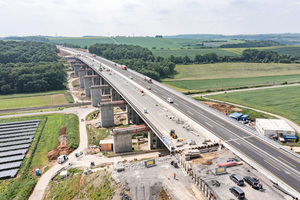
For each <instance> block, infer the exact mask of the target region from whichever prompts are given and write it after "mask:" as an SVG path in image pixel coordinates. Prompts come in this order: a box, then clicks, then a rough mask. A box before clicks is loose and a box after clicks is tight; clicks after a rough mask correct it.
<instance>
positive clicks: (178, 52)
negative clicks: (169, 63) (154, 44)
mask: <svg viewBox="0 0 300 200" xmlns="http://www.w3.org/2000/svg"><path fill="white" fill-rule="evenodd" d="M150 50H151V51H152V53H153V55H154V56H162V57H164V58H168V57H169V56H171V55H173V56H189V57H190V58H191V59H194V58H195V55H196V54H200V55H203V54H208V53H216V54H217V55H218V56H236V55H238V54H236V53H233V52H230V51H227V50H223V49H218V48H215V49H150Z"/></svg>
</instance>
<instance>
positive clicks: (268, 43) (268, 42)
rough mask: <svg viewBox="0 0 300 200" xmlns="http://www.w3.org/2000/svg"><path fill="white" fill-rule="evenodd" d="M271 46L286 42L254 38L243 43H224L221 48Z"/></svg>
mask: <svg viewBox="0 0 300 200" xmlns="http://www.w3.org/2000/svg"><path fill="white" fill-rule="evenodd" d="M270 46H284V44H281V43H279V42H276V41H274V40H254V41H249V40H246V41H245V42H243V43H237V44H223V45H221V46H220V48H249V47H270Z"/></svg>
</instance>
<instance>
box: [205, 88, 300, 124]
mask: <svg viewBox="0 0 300 200" xmlns="http://www.w3.org/2000/svg"><path fill="white" fill-rule="evenodd" d="M299 94H300V86H289V87H282V88H272V89H260V90H253V91H244V92H232V93H226V94H219V95H212V96H209V97H210V98H212V99H217V100H222V101H226V102H232V103H236V104H240V105H244V106H248V107H252V108H256V109H259V110H264V111H267V112H270V113H274V114H277V115H280V116H283V117H286V118H288V119H290V120H292V121H294V122H295V123H297V124H298V125H300V96H299Z"/></svg>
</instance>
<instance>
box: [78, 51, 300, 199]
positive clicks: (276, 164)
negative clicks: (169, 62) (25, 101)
mask: <svg viewBox="0 0 300 200" xmlns="http://www.w3.org/2000/svg"><path fill="white" fill-rule="evenodd" d="M84 55H86V56H87V57H89V58H80V57H79V59H81V60H85V61H86V59H90V60H94V59H95V60H97V61H99V62H101V63H102V65H103V64H104V65H106V66H109V67H110V68H112V69H113V70H115V71H118V72H119V73H122V74H123V75H125V76H127V77H129V76H132V77H133V79H132V80H133V81H135V83H136V84H139V85H140V86H141V87H144V88H146V87H147V86H148V87H151V90H149V91H147V92H151V93H153V94H155V95H156V98H159V99H160V100H163V101H165V102H167V101H166V99H167V98H169V97H171V98H172V99H173V100H174V103H173V104H170V105H171V106H173V107H174V109H177V110H178V111H180V112H181V113H182V114H184V115H185V116H187V117H189V118H190V119H192V120H193V121H194V122H196V123H197V124H199V125H200V126H202V127H204V128H205V129H207V130H208V131H210V132H211V133H212V134H214V135H215V136H217V137H218V138H220V139H221V140H222V141H223V142H226V143H227V144H228V145H230V146H231V147H232V148H234V150H235V151H238V152H239V153H241V154H242V155H244V156H245V157H246V158H247V159H250V160H251V161H252V162H254V163H256V164H257V165H258V166H260V167H261V168H262V169H264V170H265V171H267V172H268V173H270V174H271V175H272V176H274V177H276V178H277V179H279V180H281V181H282V182H283V183H285V184H286V185H288V186H290V187H291V188H292V191H293V194H295V195H297V196H300V159H299V158H297V157H296V156H294V155H292V154H290V153H288V152H286V151H283V150H281V149H280V148H278V147H276V146H274V145H272V144H270V143H268V142H266V141H264V140H262V139H261V138H259V137H257V136H256V135H254V134H253V133H251V132H250V131H248V129H247V128H243V125H240V124H237V123H235V122H232V121H231V120H229V119H228V117H227V116H224V115H223V114H221V113H218V114H216V112H212V111H211V109H210V108H207V107H206V106H205V105H203V104H201V103H199V102H197V101H195V100H193V99H191V98H189V97H187V96H183V95H180V94H178V93H177V92H174V91H173V90H171V89H168V88H167V87H166V86H162V85H161V84H160V83H158V82H156V81H154V83H147V82H146V81H144V76H143V75H140V74H138V73H136V72H134V71H132V70H123V69H121V67H120V65H119V64H115V63H114V62H111V61H108V60H106V59H104V58H101V57H98V56H97V57H92V56H91V55H90V54H84ZM95 66H96V65H95ZM98 67H99V65H97V67H94V70H95V71H97V73H98V74H101V73H100V72H99V69H97V68H98ZM154 125H155V124H154ZM191 137H192V136H191Z"/></svg>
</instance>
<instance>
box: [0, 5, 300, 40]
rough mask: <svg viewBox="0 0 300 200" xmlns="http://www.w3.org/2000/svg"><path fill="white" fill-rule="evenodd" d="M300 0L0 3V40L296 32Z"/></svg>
mask: <svg viewBox="0 0 300 200" xmlns="http://www.w3.org/2000/svg"><path fill="white" fill-rule="evenodd" d="M299 22H300V0H0V37H5V36H32V35H46V36H67V37H80V36H86V35H90V36H117V35H120V36H155V35H177V34H224V35H234V34H267V33H300V26H299Z"/></svg>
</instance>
